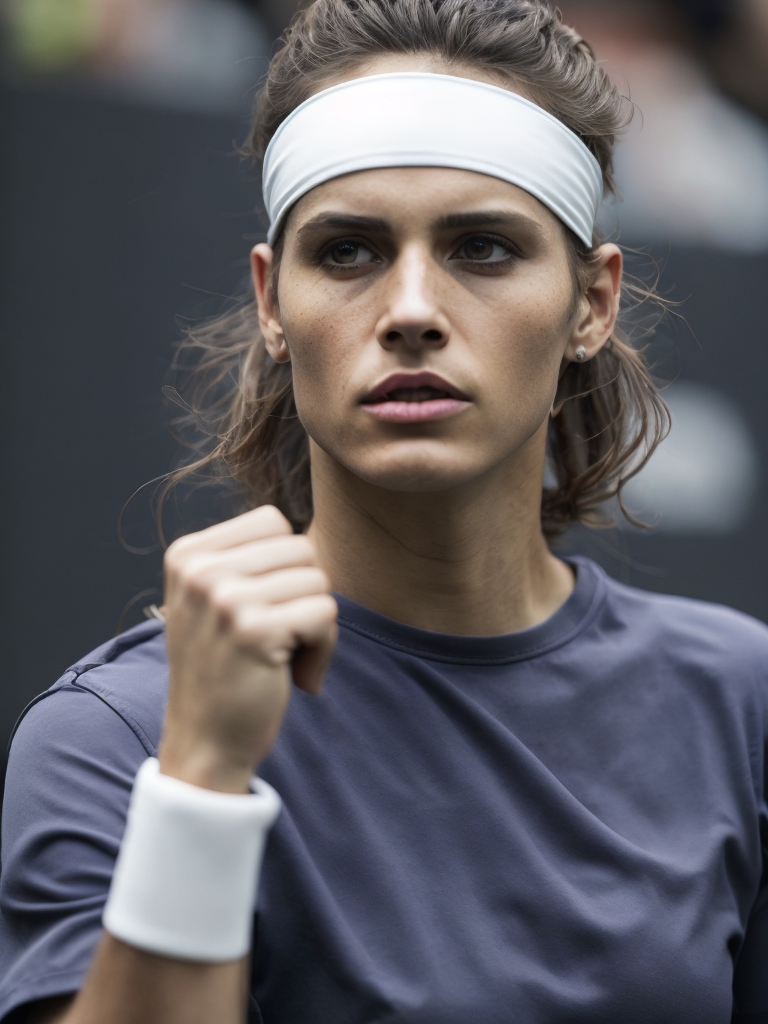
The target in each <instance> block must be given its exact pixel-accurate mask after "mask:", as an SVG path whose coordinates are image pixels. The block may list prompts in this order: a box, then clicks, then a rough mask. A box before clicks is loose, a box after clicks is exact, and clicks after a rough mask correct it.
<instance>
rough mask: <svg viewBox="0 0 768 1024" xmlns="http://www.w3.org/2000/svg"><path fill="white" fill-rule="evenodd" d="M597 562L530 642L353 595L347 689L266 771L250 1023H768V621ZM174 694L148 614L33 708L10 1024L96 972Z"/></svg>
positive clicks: (335, 685) (291, 737)
mask: <svg viewBox="0 0 768 1024" xmlns="http://www.w3.org/2000/svg"><path fill="white" fill-rule="evenodd" d="M574 564H575V566H576V568H577V584H576V589H575V591H574V593H573V595H572V596H571V597H570V598H569V600H568V601H567V602H566V604H565V605H564V606H563V607H562V608H561V609H560V610H559V611H558V612H557V613H556V614H555V615H554V616H553V617H552V618H551V619H549V620H548V621H547V622H545V623H543V624H542V625H540V626H537V627H535V628H534V629H530V630H527V631H525V632H522V633H516V634H511V635H508V636H493V637H458V636H446V635H442V634H437V633H430V632H426V631H423V630H419V629H415V628H413V627H409V626H406V625H403V624H401V623H397V622H393V621H391V620H389V619H386V618H384V617H383V616H381V615H378V614H376V613H374V612H372V611H370V610H369V609H366V608H363V607H361V606H359V605H357V604H355V603H354V602H351V601H349V600H346V599H344V598H341V599H340V601H339V604H340V613H341V615H340V625H341V630H340V639H339V644H338V647H337V650H336V653H335V656H334V660H333V664H332V667H331V670H330V673H329V675H328V678H327V680H326V684H325V689H324V691H323V693H322V695H320V696H317V697H312V696H308V695H306V694H304V693H302V692H300V691H296V692H295V693H294V695H293V697H292V700H291V704H290V707H289V710H288V714H287V717H286V720H285V723H284V727H283V729H282V732H281V734H280V737H279V739H278V741H277V744H276V746H275V748H274V749H273V751H272V753H271V754H270V756H269V757H268V759H267V760H266V761H265V763H264V764H263V766H262V768H261V772H260V774H261V775H262V776H263V777H264V778H265V779H267V780H268V781H269V782H270V783H272V785H274V786H275V788H276V789H277V790H278V791H279V792H280V794H281V795H282V798H283V803H284V809H283V812H282V814H281V816H280V818H279V819H278V821H277V823H276V825H275V827H274V829H273V831H272V834H271V837H270V841H269V845H268V849H267V854H266V858H265V863H264V869H263V875H262V884H261V891H260V896H259V901H258V907H257V908H256V909H257V913H256V915H255V917H254V956H253V978H252V997H251V1006H250V1017H249V1021H250V1022H257V1021H262V1020H263V1022H264V1024H374V1022H376V1024H385V1022H387V1024H390V1022H391V1024H618V1022H621V1024H729V1022H730V1021H731V1019H732V1013H733V1012H734V992H735V996H736V1006H737V1009H738V1014H737V1015H736V1016H735V1017H734V1019H735V1020H737V1021H738V1022H739V1024H746V1022H753V1024H758V1022H763V1024H767V1022H768V885H766V881H765V880H764V872H765V870H766V864H767V863H768V811H767V809H766V803H765V780H764V773H765V772H764V769H765V746H766V735H768V629H766V627H765V626H763V625H761V624H759V623H757V622H755V621H753V620H751V619H748V618H746V617H745V616H742V615H739V614H737V613H735V612H732V611H729V610H727V609H723V608H719V607H714V606H709V605H705V604H701V603H699V602H693V601H687V600H682V599H677V598H668V597H661V596H658V595H650V594H647V593H644V592H641V591H637V590H633V589H631V588H628V587H624V586H622V585H620V584H618V583H616V582H614V581H612V580H610V579H608V578H607V577H606V576H604V575H603V573H602V572H601V571H600V570H599V569H598V568H597V567H596V566H594V565H593V564H592V563H590V562H589V561H587V560H584V559H575V560H574ZM166 687H167V660H166V651H165V639H164V634H163V631H162V626H161V624H159V623H156V622H148V623H145V624H143V625H141V626H139V627H137V628H135V629H133V630H130V631H129V632H128V633H125V634H123V635H122V636H120V637H118V638H117V639H115V640H113V641H111V642H110V643H108V644H106V645H104V646H103V647H101V648H99V649H98V650H97V651H95V652H94V653H93V654H91V655H89V656H88V657H87V658H84V659H83V660H82V661H81V662H79V663H78V664H77V665H76V666H74V667H73V668H72V669H70V671H69V672H67V673H66V674H65V675H64V676H63V677H62V679H61V680H59V682H58V683H57V684H56V685H55V686H54V687H52V688H51V689H50V690H49V691H47V693H45V694H44V695H43V696H42V697H40V698H38V700H37V701H36V702H35V703H34V704H33V705H32V706H31V707H30V708H29V709H28V710H27V712H26V715H25V717H24V719H23V721H22V723H21V725H20V727H19V729H18V731H17V733H16V737H15V740H14V742H13V746H12V750H11V758H10V768H9V774H8V783H7V791H6V799H5V809H4V818H3V836H2V839H3V845H2V878H1V880H0V1020H4V1019H6V1016H7V1015H8V1014H9V1013H10V1012H11V1011H12V1010H13V1008H14V1007H17V1006H19V1005H22V1004H23V1003H25V1002H28V1001H30V1000H34V999H39V998H42V997H44V996H50V995H55V994H63V993H67V992H73V991H75V990H77V989H78V987H79V986H80V985H81V984H82V982H83V979H84V977H85V975H86V972H87V970H88V967H89V964H90V961H91V959H92V956H93V953H94V950H95V947H96V944H97V943H98V940H99V935H100V928H101V924H100V919H101V912H102V908H103V904H104V900H105V897H106V893H107V889H108V886H109V881H110V876H111V872H112V866H113V862H114V858H115V855H116V852H117V849H118V845H119V842H120V838H121V835H122V830H123V826H124V820H125V813H126V807H127V803H128V798H129V794H130V788H131V784H132V781H133V777H134V775H135V773H136V771H137V769H138V767H139V765H140V763H141V762H142V760H143V759H144V758H145V757H147V756H148V755H153V754H155V752H156V748H157V743H158V739H159V734H160V726H161V721H162V716H163V709H164V704H165V699H166ZM761 885H762V889H761ZM734 964H735V977H734Z"/></svg>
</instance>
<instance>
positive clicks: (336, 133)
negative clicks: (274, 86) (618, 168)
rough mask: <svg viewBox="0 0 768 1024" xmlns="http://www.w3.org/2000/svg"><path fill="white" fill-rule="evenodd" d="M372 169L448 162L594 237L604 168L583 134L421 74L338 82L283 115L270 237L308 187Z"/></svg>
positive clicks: (460, 83) (267, 185) (513, 96)
mask: <svg viewBox="0 0 768 1024" xmlns="http://www.w3.org/2000/svg"><path fill="white" fill-rule="evenodd" d="M376 167H456V168H459V169H461V170H467V171H479V172H480V173H481V174H489V175H491V176H492V177H494V178H501V179H502V180H504V181H509V182H511V184H513V185H518V186H519V187H520V188H523V189H525V191H526V192H530V193H531V195H533V196H535V197H536V198H537V199H538V200H540V201H541V202H542V203H543V204H544V205H545V206H547V207H548V208H549V209H550V210H551V211H552V212H553V213H554V214H556V215H557V216H558V217H559V218H560V220H561V221H563V223H564V224H566V225H567V226H568V227H569V228H571V230H572V231H574V233H575V234H576V235H578V237H579V238H580V239H581V240H582V242H584V244H585V245H586V246H588V247H591V245H592V233H593V230H594V226H595V219H596V217H597V210H598V206H599V204H600V199H601V197H602V193H603V176H602V172H601V170H600V165H599V164H598V162H597V160H596V159H595V157H594V156H593V155H592V154H591V153H590V151H589V150H588V149H587V147H586V146H585V145H584V143H583V142H582V141H581V139H580V138H579V137H578V136H577V135H575V134H574V133H573V132H572V131H571V130H570V129H569V128H566V126H565V125H564V124H563V123H562V121H559V120H558V119H557V118H556V117H553V116H552V115H551V114H548V113H547V111H546V110H543V109H542V108H541V107H539V106H537V105H536V104H535V103H531V102H530V100H526V99H524V98H523V97H522V96H518V95H517V93H514V92H510V91H509V90H507V89H501V88H499V87H497V86H495V85H489V84H488V83H486V82H476V81H473V80H471V79H468V78H454V77H452V76H450V75H441V74H425V73H423V72H396V73H394V74H386V75H370V76H368V77H366V78H355V79H352V80H351V81H349V82H342V83H341V85H334V86H332V87H331V88H330V89H325V90H323V92H319V93H316V94H315V95H314V96H310V98H309V99H308V100H306V101H305V102H304V103H302V104H301V105H300V106H298V107H297V108H296V109H295V110H294V111H293V113H292V114H290V116H289V117H287V118H286V119H285V121H283V123H282V124H281V125H280V127H279V128H278V129H277V131H276V132H275V134H274V136H273V138H272V141H271V142H270V144H269V146H268V147H267V152H266V153H265V155H264V169H263V188H264V203H265V206H266V209H267V213H268V214H269V220H270V228H269V234H268V235H267V239H268V241H269V243H270V244H272V243H273V242H274V239H275V236H276V235H277V232H278V230H279V228H280V226H281V224H282V221H283V218H284V217H285V215H286V214H287V212H288V210H289V209H290V208H291V206H293V204H294V203H295V202H296V201H297V200H298V199H300V198H301V197H302V196H303V195H304V194H305V193H307V192H309V190H310V189H313V188H315V187H316V186H317V185H321V184H322V183H323V182H324V181H329V180H330V179H331V178H337V177H339V175H342V174H349V173H351V172H352V171H364V170H370V169H372V168H376Z"/></svg>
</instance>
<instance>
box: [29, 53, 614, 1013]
mask: <svg viewBox="0 0 768 1024" xmlns="http://www.w3.org/2000/svg"><path fill="white" fill-rule="evenodd" d="M390 70H426V71H433V72H436V73H439V72H440V71H446V70H447V71H448V72H449V73H453V74H461V75H465V76H469V77H475V78H478V79H480V80H489V81H494V82H496V83H498V79H493V78H487V79H486V78H485V76H483V75H482V74H480V73H479V72H476V71H474V70H473V69H468V68H466V67H459V66H453V67H451V68H445V67H443V66H440V65H438V64H437V63H436V62H435V61H434V60H430V59H424V58H416V57H399V58H395V57H388V58H386V59H382V60H381V61H378V62H376V61H374V62H371V63H370V64H368V65H366V67H365V68H364V69H362V70H361V73H366V74H376V73H379V72H383V71H390ZM327 84H332V82H330V81H329V82H328V83H327ZM491 213H492V217H489V215H490V214H491ZM330 214H333V215H334V216H335V217H338V216H344V217H349V215H355V216H357V217H364V218H367V219H368V221H371V220H372V219H373V220H375V221H376V222H377V223H376V224H374V225H372V224H370V223H368V224H363V225H361V224H359V223H357V224H355V225H354V226H350V225H349V224H347V226H345V227H342V228H340V227H334V226H330V225H329V224H328V223H327V218H328V216H329V215H330ZM449 214H450V215H454V216H455V215H461V216H462V218H463V219H462V223H461V224H460V225H457V224H456V223H455V222H453V224H451V223H449V224H446V223H445V222H444V218H445V217H446V216H447V215H449ZM470 215H471V217H472V218H473V219H471V220H470V219H469V218H470ZM318 218H321V219H322V218H326V223H324V224H322V223H321V224H319V225H318V224H317V223H315V224H314V226H312V222H317V220H318ZM478 218H479V219H481V220H482V221H483V223H482V225H480V224H479V223H478ZM353 228H354V229H353ZM272 260H273V254H272V250H271V249H270V248H269V247H268V246H266V245H259V246H256V248H255V249H254V251H253V254H252V267H253V278H254V287H255V290H256V295H257V299H258V304H259V315H260V321H261V327H262V331H263V334H264V337H265V340H266V343H267V346H268V350H269V352H270V354H271V356H272V358H274V359H276V360H278V361H286V360H290V361H291V363H292V370H293V379H294V386H295V393H296V402H297V407H298V410H299V415H300V417H301V420H302V422H303V424H304V426H305V428H306V429H307V431H308V433H309V436H310V446H311V457H312V478H313V489H314V498H315V509H316V514H315V518H314V520H313V522H312V525H311V527H310V529H309V531H308V533H307V535H306V536H301V535H299V536H297V535H294V534H293V533H292V531H291V528H290V526H289V524H288V523H287V521H286V520H285V519H284V518H283V517H282V516H281V514H280V513H279V512H277V510H276V509H273V508H269V507H265V508H262V509H256V510H254V511H252V512H249V513H246V514H245V515H244V516H240V517H238V518H236V519H233V520H231V521H229V522H227V523H223V524H220V525H218V526H214V527H212V528H210V529H208V530H205V531H202V532H201V533H198V534H194V535H191V536H189V537H186V538H182V539H181V540H179V541H177V542H175V543H174V544H173V545H171V547H170V548H169V549H168V552H167V554H166V560H165V572H166V603H165V613H166V619H167V639H168V657H169V665H170V697H169V705H168V711H167V715H166V720H165V725H164V732H163V739H162V742H161V747H160V752H159V757H160V764H161V770H162V771H163V772H164V773H166V774H169V775H175V776H176V777H178V778H180V779H183V780H185V781H187V782H191V783H193V784H195V785H199V786H204V787H207V788H211V789H218V790H222V791H228V792H233V793H244V792H245V791H246V788H247V785H248V780H249V777H250V774H251V771H252V768H253V765H254V764H256V765H258V763H259V762H260V761H261V760H262V759H263V757H264V756H265V755H266V753H267V752H268V750H269V749H270V747H271V745H272V744H273V743H274V740H275V738H276V737H277V735H278V734H279V729H280V725H281V723H282V719H283V715H284V713H285V709H286V707H287V705H288V702H289V699H290V693H291V688H292V686H293V685H297V686H299V687H301V688H302V689H305V690H307V691H308V692H311V693H318V692H319V691H320V689H321V686H322V679H323V675H324V673H325V669H326V667H327V664H328V661H329V658H330V656H331V653H332V650H333V646H334V644H335V641H336V624H335V614H336V607H335V602H334V601H333V598H332V597H331V596H330V591H331V590H332V589H333V590H336V591H338V592H340V593H343V594H345V595H347V596H349V597H351V598H353V599H354V600H357V601H360V602H362V603H363V604H366V605H368V606H369V607H371V608H374V609H376V610H378V611H380V612H383V613H384V614H386V615H389V616H390V617H392V618H395V619H399V620H401V621H405V622H408V623H411V624H413V625H416V626H420V627H422V628H426V629H432V630H437V631H442V632H451V633H459V634H493V633H503V632H510V631H514V630H519V629H525V628H528V627H530V626H533V625H535V624H536V623H538V622H541V621H543V620H544V619H546V618H547V617H548V616H549V615H551V614H552V613H553V612H554V611H555V610H556V609H557V608H558V607H559V606H560V605H561V604H562V602H563V601H564V600H565V599H566V598H567V597H568V595H569V594H570V592H571V590H572V588H573V578H572V574H571V571H570V569H569V568H568V567H567V566H566V565H565V564H564V563H563V562H561V561H560V560H559V559H557V558H555V557H554V556H553V555H552V554H551V553H550V552H549V550H548V548H547V545H546V543H545V541H544V538H543V536H542V534H541V527H540V523H539V505H540V500H541V484H542V475H543V466H544V453H545V440H546V432H547V423H548V420H549V416H550V414H551V412H552V403H553V401H554V396H555V391H556V387H557V382H558V379H559V376H560V374H561V373H562V372H563V371H564V369H565V367H566V366H567V364H568V362H569V361H570V360H573V359H574V358H575V354H576V349H577V347H578V346H580V345H583V346H584V348H585V350H586V355H587V358H591V357H592V356H594V355H595V353H596V352H597V351H598V350H599V349H600V347H601V346H602V345H603V344H604V343H605V341H606V339H607V338H608V337H609V336H610V334H611V331H612V329H613V326H614V322H615V318H616V313H617V310H618V293H619V285H620V278H621V254H620V251H619V250H618V249H617V248H616V247H615V246H611V245H607V246H603V247H602V249H601V250H600V254H599V260H598V261H597V263H596V269H595V273H594V277H593V280H592V282H591V285H590V286H589V288H588V289H587V291H586V293H585V294H583V295H577V294H576V292H575V283H574V281H573V279H572V275H571V271H570V268H569V263H568V258H567V248H566V236H565V230H564V229H563V227H562V226H561V224H560V222H559V221H558V220H557V219H556V218H555V217H554V215H552V214H551V213H550V212H549V211H548V210H547V209H546V208H545V207H544V206H542V205H541V204H540V203H539V202H538V201H537V200H535V199H533V198H532V197H531V196H530V195H528V194H527V193H526V192H523V191H522V190H520V189H518V188H515V187H514V186H512V185H509V184H507V183H506V182H501V181H498V180H496V179H494V178H490V177H486V176H484V175H481V174H475V173H473V172H470V171H459V170H453V169H433V168H388V169H380V170H371V171H364V172H359V173H356V174H352V175H347V176H345V177H343V178H338V179H334V180H332V181H330V182H327V183H325V184H324V185H322V186H320V187H318V188H316V189H314V190H313V191H312V192H310V193H309V194H308V195H306V196H304V197H303V198H302V199H301V200H300V201H299V202H298V203H297V204H296V206H295V207H294V209H293V210H292V212H291V214H290V216H289V218H288V221H287V224H286V228H285V240H284V251H283V254H282V262H281V266H280V271H279V276H278V281H277V285H276V287H275V282H274V275H273V272H272ZM419 370H432V371H434V372H436V373H438V374H440V375H441V376H442V377H444V378H445V379H447V380H448V381H449V382H450V383H451V384H453V385H454V386H455V387H457V388H459V389H461V391H462V392H464V393H465V394H466V396H467V398H468V403H467V405H466V406H465V407H464V408H463V410H462V411H461V412H460V413H458V414H457V415H456V416H454V417H451V418H448V419H444V420H440V421H436V422H429V423H419V424H408V425H405V424H392V423H383V422H380V421H378V420H376V419H375V418H374V417H372V416H371V415H370V413H369V412H367V411H366V409H365V408H364V406H363V405H362V404H361V399H362V398H363V397H364V396H365V395H366V394H367V393H368V392H369V391H370V390H371V389H372V388H373V387H374V386H376V385H377V384H379V383H380V382H381V381H382V380H383V379H384V378H385V377H386V376H387V375H389V374H390V373H392V372H401V371H406V372H415V371H419ZM245 969H246V965H245V962H244V961H239V962H237V963H233V964H224V965H203V966H201V965H199V964H190V963H184V962H183V961H177V960H173V959H171V958H165V957H160V956H154V955H151V954H147V953H144V952H142V951H140V950H137V949H133V948H132V947H130V946H127V945H125V944H124V943H121V942H119V941H118V940H116V939H114V938H112V937H111V936H109V935H105V937H104V940H103V941H102V943H101V946H100V948H99V951H98V953H97V956H96V959H95V962H94V965H93V967H92V969H91V972H90V973H89V975H88V978H87V980H86V983H85V985H84V988H83V990H82V991H81V992H80V993H79V995H78V996H77V997H76V998H75V999H74V1000H73V1001H65V1002H64V1003H50V1002H49V1003H47V1004H39V1006H38V1007H37V1009H36V1010H34V1011H33V1012H34V1013H36V1014H38V1016H37V1017H33V1016H30V1018H29V1019H30V1020H44V1021H46V1022H48V1021H55V1022H64V1024H103V1022H104V1021H105V1020H108V1021H110V1024H138V1022H139V1021H140V1022H141V1024H212V1022H214V1021H215V1022H216V1024H236V1022H238V1021H242V1019H243V1016H244V1009H243V1008H244V1005H245V995H244V992H245V988H244V985H245V981H244V979H245V976H246V975H245Z"/></svg>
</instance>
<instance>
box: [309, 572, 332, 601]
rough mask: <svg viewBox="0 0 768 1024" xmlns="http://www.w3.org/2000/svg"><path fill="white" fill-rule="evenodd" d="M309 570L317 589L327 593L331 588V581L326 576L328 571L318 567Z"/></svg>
mask: <svg viewBox="0 0 768 1024" xmlns="http://www.w3.org/2000/svg"><path fill="white" fill-rule="evenodd" d="M310 572H311V573H312V576H313V579H314V581H315V585H316V586H317V589H318V590H320V591H322V592H323V593H324V594H325V593H328V592H329V591H330V589H331V581H330V579H329V578H328V573H326V572H325V571H324V570H323V569H319V568H313V569H311V570H310ZM334 603H335V602H334Z"/></svg>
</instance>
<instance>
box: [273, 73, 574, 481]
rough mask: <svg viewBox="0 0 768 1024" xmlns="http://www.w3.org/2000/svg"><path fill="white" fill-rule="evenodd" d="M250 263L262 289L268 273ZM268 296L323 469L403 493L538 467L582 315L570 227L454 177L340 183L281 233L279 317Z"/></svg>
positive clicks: (421, 171)
mask: <svg viewBox="0 0 768 1024" xmlns="http://www.w3.org/2000/svg"><path fill="white" fill-rule="evenodd" d="M374 67H376V70H377V71H378V70H385V71H389V70H413V69H414V67H413V64H412V63H411V64H410V65H409V66H405V67H404V66H403V64H402V63H400V64H399V65H398V66H396V67H393V66H392V62H391V61H390V62H389V63H388V64H387V66H385V67H383V68H382V67H381V66H380V65H374ZM421 70H431V68H429V67H426V68H425V67H424V66H423V63H422V65H421ZM367 73H373V72H370V71H367ZM452 73H454V74H461V73H462V72H460V71H457V70H453V72H452ZM258 249H259V250H261V252H262V255H261V256H258V254H257V256H256V258H255V263H256V264H258V263H259V261H260V260H261V261H262V263H263V266H262V268H261V272H260V273H259V270H258V269H257V270H256V278H257V287H258V280H259V277H261V280H262V282H264V281H265V280H266V279H267V276H268V256H269V251H268V250H266V252H264V250H265V249H266V247H258ZM261 291H262V295H261V296H260V308H261V314H262V323H263V324H264V325H266V326H265V334H266V335H267V343H268V345H269V348H270V351H271V353H272V355H273V356H274V357H275V358H277V359H287V358H290V361H291V365H292V373H293V386H294V393H295V398H296V405H297V409H298V412H299V416H300V418H301V421H302V423H303V424H304V427H305V429H306V430H307V432H308V434H309V436H310V438H311V440H312V442H314V445H316V446H318V448H319V449H320V450H321V451H320V452H318V451H316V450H313V457H314V458H315V460H316V461H317V460H319V461H323V460H324V459H325V458H326V457H330V459H332V460H334V462H335V463H337V464H338V465H340V466H343V467H345V468H346V470H348V471H349V472H350V473H352V474H354V475H355V476H357V477H359V478H361V479H363V480H366V481H368V482H370V483H373V484H376V485H379V486H382V487H385V488H390V489H396V490H407V491H436V490H445V489H449V488H451V487H455V486H460V485H464V484H467V483H470V482H473V481H477V482H479V480H480V478H482V477H483V476H484V475H485V474H489V473H491V472H493V471H495V470H497V469H501V470H502V471H503V470H504V469H505V468H513V467H514V466H515V464H518V465H519V466H520V467H521V468H523V469H525V470H526V472H528V473H530V472H532V471H535V470H536V469H538V470H539V471H541V469H542V468H543V460H544V449H545V437H546V426H547V422H548V418H549V415H550V410H551V408H552V403H553V400H554V396H555V391H556V387H557V382H558V376H559V373H560V371H561V367H562V365H563V361H564V360H567V359H568V358H573V357H574V354H575V348H576V345H577V344H579V343H581V337H580V336H578V324H579V323H580V322H581V321H582V320H583V318H584V317H585V315H587V313H588V304H587V303H586V301H585V300H584V299H581V300H579V299H578V298H577V297H576V295H575V286H574V282H573V276H572V272H571V269H570V265H569V259H568V252H567V243H566V235H565V231H564V229H563V227H562V225H561V224H560V222H559V220H558V219H557V218H556V217H555V216H554V214H552V213H551V212H550V211H549V210H548V209H547V208H546V207H544V206H543V205H542V204H541V203H540V202H539V201H538V200H537V199H534V198H533V197H532V196H531V195H530V194H529V193H527V192H525V191H523V190H522V189H520V188H517V187H515V186H514V185H510V184H508V183H507V182H504V181H501V180H499V179H497V178H493V177H489V176H487V175H484V174H479V173H475V172H473V171H465V170H455V169H452V168H423V167H413V168H412V167H405V168H385V169H375V170H366V171H360V172H356V173H354V174H348V175H345V176H343V177H339V178H335V179H332V180H331V181H328V182H326V183H325V184H323V185H321V186H318V187H317V188H315V189H313V190H312V191H311V192H309V193H308V194H307V195H305V196H304V197H303V198H302V199H300V200H299V202H298V203H297V204H296V205H295V207H294V208H293V210H292V212H291V214H290V216H289V218H288V221H287V224H286V228H285V237H284V249H283V255H282V260H281V265H280V271H279V281H278V288H277V296H276V302H274V299H272V300H270V299H269V298H268V297H266V298H265V296H264V286H263V284H262V288H261ZM270 323H271V326H270ZM278 324H279V325H280V326H279V328H278V327H277V325H278ZM280 328H281V330H280ZM590 354H591V352H590ZM420 374H430V375H434V376H430V377H426V378H425V377H421V378H420V377H419V376H418V375H420ZM393 375H396V376H394V377H393ZM446 396H447V397H446ZM323 453H325V454H323Z"/></svg>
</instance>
